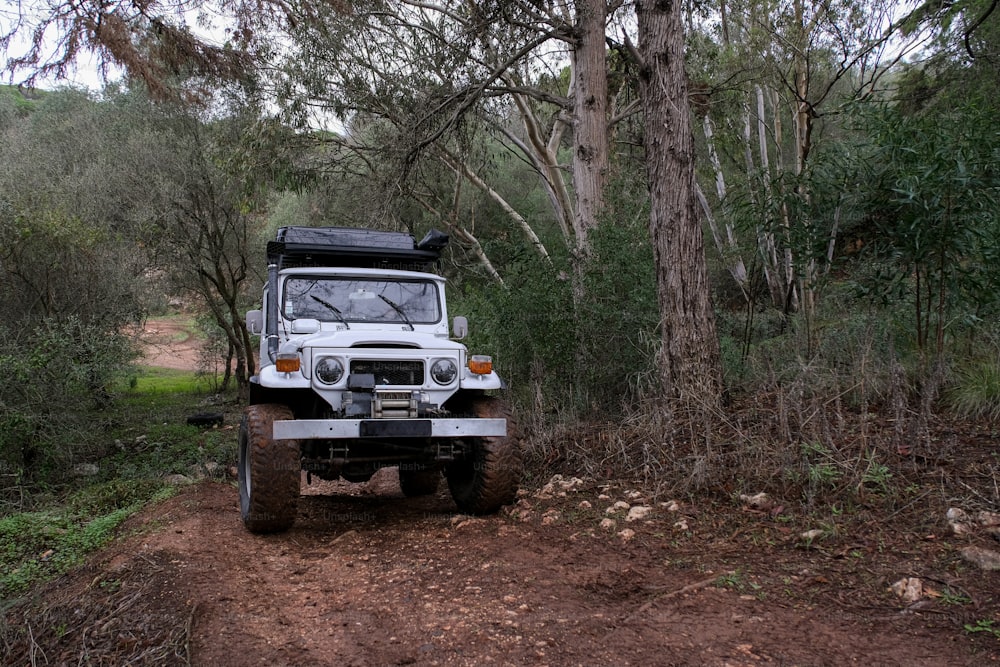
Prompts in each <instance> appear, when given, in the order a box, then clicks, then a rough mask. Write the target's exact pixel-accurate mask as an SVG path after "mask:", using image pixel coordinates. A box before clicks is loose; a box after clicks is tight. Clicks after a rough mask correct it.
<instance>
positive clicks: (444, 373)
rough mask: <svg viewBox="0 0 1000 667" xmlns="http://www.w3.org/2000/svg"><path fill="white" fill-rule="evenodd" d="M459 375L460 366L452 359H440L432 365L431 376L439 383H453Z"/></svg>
mask: <svg viewBox="0 0 1000 667" xmlns="http://www.w3.org/2000/svg"><path fill="white" fill-rule="evenodd" d="M456 375H458V366H456V365H455V362H454V361H452V360H451V359H438V360H437V361H435V362H434V365H433V366H431V377H432V378H434V381H435V382H437V383H438V384H451V382H452V381H453V380H454V379H455V376H456Z"/></svg>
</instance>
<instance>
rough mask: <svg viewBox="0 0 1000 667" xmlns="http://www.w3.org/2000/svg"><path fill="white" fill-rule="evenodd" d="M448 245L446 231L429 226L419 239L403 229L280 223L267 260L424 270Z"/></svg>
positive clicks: (284, 263) (285, 265)
mask: <svg viewBox="0 0 1000 667" xmlns="http://www.w3.org/2000/svg"><path fill="white" fill-rule="evenodd" d="M446 245H448V235H447V234H445V233H443V232H439V231H437V230H431V231H430V232H428V233H427V236H425V237H424V238H423V239H422V240H421V241H420V242H419V243H417V242H416V241H414V238H413V235H412V234H407V233H406V232H384V231H378V230H374V229H356V228H351V227H282V228H281V229H279V230H278V235H277V239H276V240H274V241H269V242H268V244H267V261H268V264H277V265H278V268H279V269H287V268H292V267H311V266H335V267H355V268H390V269H403V270H413V271H427V270H429V269H431V268H433V266H434V265H435V264H436V263H437V261H438V259H439V258H440V256H441V251H442V250H443V249H444V247H445V246H446Z"/></svg>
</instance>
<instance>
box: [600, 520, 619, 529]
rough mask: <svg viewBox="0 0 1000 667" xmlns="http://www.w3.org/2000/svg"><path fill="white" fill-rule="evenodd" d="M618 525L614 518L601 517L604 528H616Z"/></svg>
mask: <svg viewBox="0 0 1000 667" xmlns="http://www.w3.org/2000/svg"><path fill="white" fill-rule="evenodd" d="M616 525H617V524H616V523H615V520H614V519H601V528H602V529H603V530H614V529H615V526H616Z"/></svg>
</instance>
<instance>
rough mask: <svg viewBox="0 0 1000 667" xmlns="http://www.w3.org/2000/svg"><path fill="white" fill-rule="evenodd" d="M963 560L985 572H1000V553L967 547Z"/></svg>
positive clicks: (963, 553)
mask: <svg viewBox="0 0 1000 667" xmlns="http://www.w3.org/2000/svg"><path fill="white" fill-rule="evenodd" d="M962 558H964V559H965V560H967V561H969V562H970V563H972V564H973V565H976V566H977V567H979V568H980V569H983V570H1000V553H998V552H996V551H991V550H990V549H984V548H982V547H965V548H964V549H962Z"/></svg>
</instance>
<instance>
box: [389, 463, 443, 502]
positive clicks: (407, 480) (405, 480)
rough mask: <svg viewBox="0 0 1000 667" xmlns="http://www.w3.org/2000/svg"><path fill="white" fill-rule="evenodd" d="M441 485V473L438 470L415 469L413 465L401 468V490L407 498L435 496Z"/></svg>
mask: <svg viewBox="0 0 1000 667" xmlns="http://www.w3.org/2000/svg"><path fill="white" fill-rule="evenodd" d="M440 484H441V471H440V470H438V469H437V468H425V467H423V466H420V467H414V464H412V463H410V464H406V463H404V464H403V465H401V466H399V488H400V489H402V490H403V495H404V496H406V497H407V498H415V497H417V496H429V495H432V494H435V493H437V490H438V486H439V485H440Z"/></svg>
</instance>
